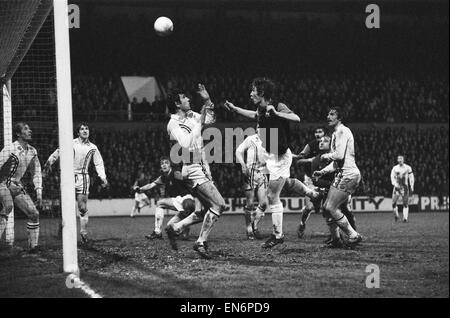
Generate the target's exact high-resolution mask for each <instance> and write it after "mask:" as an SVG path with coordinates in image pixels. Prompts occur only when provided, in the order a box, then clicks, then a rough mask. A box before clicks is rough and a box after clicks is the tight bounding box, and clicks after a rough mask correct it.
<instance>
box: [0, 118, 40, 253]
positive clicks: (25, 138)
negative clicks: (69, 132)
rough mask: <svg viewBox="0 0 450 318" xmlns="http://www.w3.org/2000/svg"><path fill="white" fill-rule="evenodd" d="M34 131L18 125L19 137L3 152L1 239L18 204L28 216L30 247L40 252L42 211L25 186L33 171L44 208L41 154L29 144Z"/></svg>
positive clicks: (0, 162)
mask: <svg viewBox="0 0 450 318" xmlns="http://www.w3.org/2000/svg"><path fill="white" fill-rule="evenodd" d="M31 132H32V131H31V129H30V127H29V126H28V125H27V124H26V123H24V122H19V123H17V124H15V125H14V129H13V133H14V136H15V137H16V138H17V140H16V141H14V142H13V143H12V144H10V145H8V146H6V147H4V148H3V149H2V151H1V152H0V202H1V204H2V208H1V210H0V238H1V237H2V235H3V232H4V231H5V229H6V225H7V220H8V215H9V214H10V213H11V211H12V209H13V206H14V205H16V206H17V207H18V208H19V209H20V210H21V211H22V212H24V213H25V214H26V215H27V217H28V223H27V232H28V248H29V251H30V252H32V253H33V252H36V251H37V250H38V240H39V212H38V210H37V209H36V206H35V204H34V203H33V201H32V200H31V198H30V196H29V195H28V194H27V193H26V191H25V189H24V188H23V185H22V182H21V180H22V177H23V175H24V174H25V172H26V171H27V170H28V169H30V172H31V174H32V176H33V184H34V188H35V190H36V199H37V205H38V207H39V208H40V207H42V174H41V164H40V163H39V158H38V155H37V151H36V149H35V148H34V147H32V146H31V145H29V142H30V141H31V136H32V135H31Z"/></svg>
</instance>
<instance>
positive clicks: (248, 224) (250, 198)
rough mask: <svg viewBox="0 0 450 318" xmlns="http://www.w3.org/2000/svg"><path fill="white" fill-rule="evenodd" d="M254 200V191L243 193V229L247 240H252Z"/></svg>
mask: <svg viewBox="0 0 450 318" xmlns="http://www.w3.org/2000/svg"><path fill="white" fill-rule="evenodd" d="M254 200H255V190H254V189H250V190H246V191H245V206H244V218H245V229H246V233H247V239H249V240H254V239H255V237H254V235H253V227H252V223H253V218H252V213H253V209H254V205H253V202H254Z"/></svg>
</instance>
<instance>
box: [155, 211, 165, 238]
mask: <svg viewBox="0 0 450 318" xmlns="http://www.w3.org/2000/svg"><path fill="white" fill-rule="evenodd" d="M163 221H164V209H163V208H160V207H159V206H157V207H156V209H155V233H156V234H160V233H161V228H162V225H163Z"/></svg>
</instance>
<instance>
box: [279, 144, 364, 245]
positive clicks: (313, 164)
mask: <svg viewBox="0 0 450 318" xmlns="http://www.w3.org/2000/svg"><path fill="white" fill-rule="evenodd" d="M330 141H331V138H330V137H329V136H324V137H322V138H321V140H320V143H319V150H320V152H319V153H318V154H317V156H315V157H314V158H309V159H301V160H304V161H305V162H307V163H308V164H309V165H310V169H311V171H319V170H321V169H323V168H325V167H326V166H327V165H328V164H329V163H330V161H329V160H322V159H321V156H322V155H323V154H325V153H328V152H329V151H330ZM333 180H334V175H333V174H332V173H329V174H324V175H322V176H320V177H312V180H311V181H312V186H313V187H315V188H317V189H319V192H320V196H319V197H317V198H315V199H311V200H309V204H308V203H307V205H306V206H305V208H306V209H304V211H303V213H302V216H301V223H300V225H299V227H298V230H297V234H298V236H299V237H300V238H301V237H303V235H304V231H305V228H306V221H307V220H308V216H309V213H311V211H312V210H315V211H316V212H317V211H319V212H320V211H321V210H322V209H323V202H324V200H325V198H326V197H327V194H328V191H329V189H330V186H331V184H332V183H333ZM285 187H286V188H287V190H288V191H289V192H293V193H296V192H297V191H296V187H295V182H293V181H292V179H288V180H287V181H286V185H285ZM349 202H350V197H349ZM349 202H345V203H344V204H342V205H341V206H340V207H339V209H340V210H341V212H342V213H343V214H344V215H345V216H346V217H347V219H348V220H349V222H350V225H351V226H352V227H353V228H354V229H355V230H356V225H355V218H354V216H353V213H352V212H351V210H350V209H349ZM323 216H324V217H325V218H326V222H327V225H329V224H330V223H332V221H333V219H331V218H329V217H328V218H327V217H326V215H323ZM325 242H326V243H327V245H328V246H329V247H342V246H343V243H342V241H340V240H339V241H337V240H332V239H331V238H329V239H327V240H326V241H325Z"/></svg>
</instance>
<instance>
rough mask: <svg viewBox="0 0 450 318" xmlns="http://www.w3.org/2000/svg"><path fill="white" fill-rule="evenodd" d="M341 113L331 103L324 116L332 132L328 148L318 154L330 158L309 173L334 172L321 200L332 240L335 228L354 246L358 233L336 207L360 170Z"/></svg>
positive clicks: (335, 237) (336, 239)
mask: <svg viewBox="0 0 450 318" xmlns="http://www.w3.org/2000/svg"><path fill="white" fill-rule="evenodd" d="M344 118H345V117H344V114H343V111H342V109H341V108H339V107H332V108H330V111H329V112H328V116H327V120H328V124H329V126H331V127H333V129H334V132H333V136H332V139H331V152H329V153H326V154H323V155H321V159H322V160H324V161H325V160H330V161H331V163H330V164H329V165H328V166H326V167H325V168H323V169H321V170H318V171H314V173H313V177H318V178H319V177H322V176H323V175H324V174H327V173H334V176H335V177H334V181H333V183H332V185H331V187H330V190H329V191H328V195H327V199H326V201H325V203H324V213H326V214H325V216H326V217H328V218H330V223H329V227H330V232H331V236H332V240H333V242H336V243H337V242H339V241H340V233H339V228H340V229H341V230H342V231H343V232H344V233H345V234H346V235H347V236H348V241H347V243H348V244H349V245H351V246H354V245H356V244H358V243H359V242H361V240H362V237H361V235H360V234H359V233H358V232H356V231H355V229H354V228H353V227H352V226H351V225H350V223H349V221H348V219H347V217H346V216H345V215H344V214H343V213H342V212H341V211H340V210H339V207H341V206H342V205H343V204H345V203H347V202H348V200H349V196H350V195H352V194H353V193H354V192H355V190H356V188H357V187H358V184H359V183H360V181H361V173H360V171H359V169H358V167H357V165H356V162H355V143H354V139H353V134H352V132H351V130H350V129H349V128H348V127H346V126H344V124H343V123H342V121H343V119H344Z"/></svg>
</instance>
